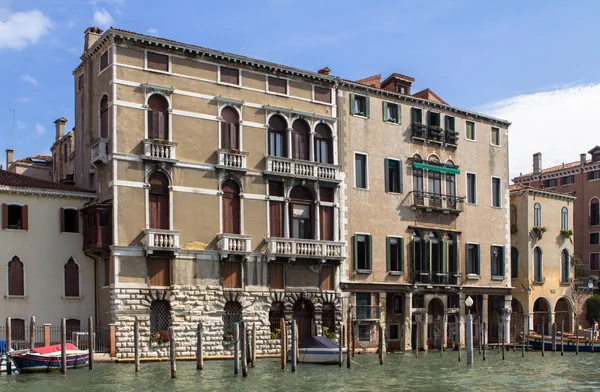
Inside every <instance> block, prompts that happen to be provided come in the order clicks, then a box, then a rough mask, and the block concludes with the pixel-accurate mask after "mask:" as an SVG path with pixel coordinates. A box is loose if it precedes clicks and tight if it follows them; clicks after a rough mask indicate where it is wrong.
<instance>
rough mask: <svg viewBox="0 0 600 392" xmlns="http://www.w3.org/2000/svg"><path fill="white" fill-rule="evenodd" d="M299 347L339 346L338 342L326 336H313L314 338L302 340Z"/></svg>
mask: <svg viewBox="0 0 600 392" xmlns="http://www.w3.org/2000/svg"><path fill="white" fill-rule="evenodd" d="M298 347H299V348H338V347H339V346H338V345H337V343H335V342H332V341H331V340H329V339H327V338H326V337H325V336H313V337H312V338H310V339H308V340H305V341H303V342H300V344H298Z"/></svg>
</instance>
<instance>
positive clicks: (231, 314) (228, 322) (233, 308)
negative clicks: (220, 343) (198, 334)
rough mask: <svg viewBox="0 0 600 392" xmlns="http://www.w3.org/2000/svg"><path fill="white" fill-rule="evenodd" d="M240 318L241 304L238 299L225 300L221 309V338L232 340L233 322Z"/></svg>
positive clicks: (239, 320) (238, 321)
mask: <svg viewBox="0 0 600 392" xmlns="http://www.w3.org/2000/svg"><path fill="white" fill-rule="evenodd" d="M242 320H243V319H242V305H241V304H240V303H239V302H238V301H227V302H226V303H225V308H224V310H223V340H225V341H232V340H233V331H234V329H235V324H236V323H240V322H241V321H242Z"/></svg>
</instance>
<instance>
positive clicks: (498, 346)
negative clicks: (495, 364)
mask: <svg viewBox="0 0 600 392" xmlns="http://www.w3.org/2000/svg"><path fill="white" fill-rule="evenodd" d="M501 325H502V323H501V322H500V323H499V324H498V345H497V346H496V350H498V354H500V334H501V333H502V330H501V329H500V328H501Z"/></svg>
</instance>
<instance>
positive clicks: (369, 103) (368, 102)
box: [365, 97, 371, 118]
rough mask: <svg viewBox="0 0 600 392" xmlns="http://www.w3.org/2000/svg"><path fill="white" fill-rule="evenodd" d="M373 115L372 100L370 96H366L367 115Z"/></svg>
mask: <svg viewBox="0 0 600 392" xmlns="http://www.w3.org/2000/svg"><path fill="white" fill-rule="evenodd" d="M370 116H371V100H370V98H369V97H365V117H367V118H368V117H370Z"/></svg>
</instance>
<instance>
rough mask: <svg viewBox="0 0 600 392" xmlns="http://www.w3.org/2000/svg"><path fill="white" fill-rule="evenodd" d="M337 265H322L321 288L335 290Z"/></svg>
mask: <svg viewBox="0 0 600 392" xmlns="http://www.w3.org/2000/svg"><path fill="white" fill-rule="evenodd" d="M334 273H335V267H333V266H330V265H324V266H322V267H321V290H334V289H335V287H334V286H335V280H334Z"/></svg>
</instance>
